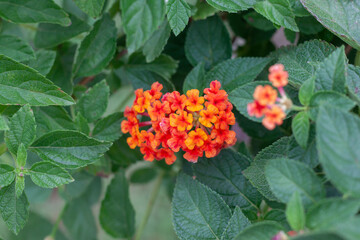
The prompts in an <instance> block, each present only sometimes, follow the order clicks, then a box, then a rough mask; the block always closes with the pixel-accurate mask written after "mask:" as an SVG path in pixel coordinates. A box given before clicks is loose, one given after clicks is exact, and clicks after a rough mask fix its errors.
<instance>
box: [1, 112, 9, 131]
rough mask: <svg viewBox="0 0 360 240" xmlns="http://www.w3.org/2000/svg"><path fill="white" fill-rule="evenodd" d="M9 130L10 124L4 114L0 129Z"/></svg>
mask: <svg viewBox="0 0 360 240" xmlns="http://www.w3.org/2000/svg"><path fill="white" fill-rule="evenodd" d="M6 130H9V126H8V124H7V122H6V120H5V118H4V116H1V115H0V131H6Z"/></svg>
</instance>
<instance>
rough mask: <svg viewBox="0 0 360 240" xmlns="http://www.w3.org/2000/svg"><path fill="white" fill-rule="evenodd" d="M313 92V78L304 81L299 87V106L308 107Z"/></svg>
mask: <svg viewBox="0 0 360 240" xmlns="http://www.w3.org/2000/svg"><path fill="white" fill-rule="evenodd" d="M314 90H315V77H312V78H310V79H308V80H306V81H305V82H304V83H303V84H302V85H301V87H300V90H299V100H300V102H301V104H303V105H305V106H308V105H309V104H310V99H311V97H312V96H313V95H314Z"/></svg>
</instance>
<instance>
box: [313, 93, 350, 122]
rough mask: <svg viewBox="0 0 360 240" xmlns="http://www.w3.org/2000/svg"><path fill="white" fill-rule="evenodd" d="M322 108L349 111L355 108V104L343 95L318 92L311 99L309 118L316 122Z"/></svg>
mask: <svg viewBox="0 0 360 240" xmlns="http://www.w3.org/2000/svg"><path fill="white" fill-rule="evenodd" d="M321 106H328V107H332V108H339V109H342V110H344V111H348V110H350V109H352V108H353V107H354V106H355V102H354V101H352V100H351V99H349V98H348V97H346V96H345V95H343V94H340V93H337V92H332V91H320V92H316V93H315V94H314V95H313V96H312V97H311V99H310V105H309V108H310V111H309V117H310V118H311V119H312V120H313V121H315V120H316V118H317V115H318V112H319V108H320V107H321Z"/></svg>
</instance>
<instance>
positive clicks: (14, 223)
mask: <svg viewBox="0 0 360 240" xmlns="http://www.w3.org/2000/svg"><path fill="white" fill-rule="evenodd" d="M0 212H1V216H2V218H3V220H4V221H5V222H6V225H7V226H8V228H9V229H10V230H11V231H12V232H13V233H15V234H18V233H19V232H20V230H21V229H22V228H23V227H24V226H25V223H26V221H27V219H28V217H29V202H28V200H27V198H26V195H25V194H24V193H23V194H22V195H21V196H20V197H19V198H17V197H16V193H15V182H14V183H13V184H11V185H10V186H7V187H4V188H2V189H1V190H0Z"/></svg>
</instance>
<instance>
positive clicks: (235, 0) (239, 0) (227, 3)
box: [206, 0, 256, 12]
mask: <svg viewBox="0 0 360 240" xmlns="http://www.w3.org/2000/svg"><path fill="white" fill-rule="evenodd" d="M206 1H207V2H208V3H209V4H210V5H211V6H213V7H214V8H217V9H220V10H222V11H227V12H237V11H243V10H246V9H248V8H250V7H252V6H254V4H255V3H256V0H206Z"/></svg>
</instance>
